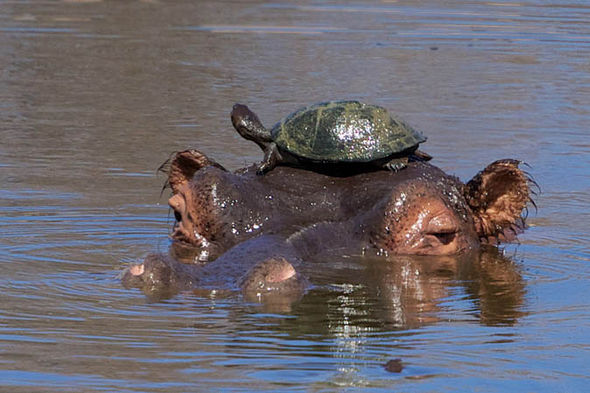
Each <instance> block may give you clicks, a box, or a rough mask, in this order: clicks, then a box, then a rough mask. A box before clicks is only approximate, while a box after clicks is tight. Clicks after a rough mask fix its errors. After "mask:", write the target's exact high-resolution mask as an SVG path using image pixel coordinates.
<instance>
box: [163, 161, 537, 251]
mask: <svg viewBox="0 0 590 393" xmlns="http://www.w3.org/2000/svg"><path fill="white" fill-rule="evenodd" d="M168 182H169V184H170V186H171V188H172V191H173V196H172V197H171V198H170V200H169V204H170V206H171V207H172V209H173V210H174V214H175V217H176V224H175V228H174V230H173V233H172V238H173V240H175V241H179V242H183V243H186V244H190V245H192V246H194V247H197V248H199V249H200V250H201V253H200V259H202V260H208V259H214V258H216V257H217V256H219V255H220V254H222V253H223V252H225V251H226V250H228V249H230V248H231V247H233V246H235V245H236V244H238V243H241V242H243V241H245V240H247V239H249V238H253V237H256V236H259V235H261V234H273V235H280V236H283V237H284V238H285V239H286V240H287V241H288V242H289V243H290V244H292V245H295V246H296V248H299V249H300V250H301V251H302V255H305V253H306V252H307V253H314V252H315V251H314V250H318V249H325V248H330V247H338V248H346V249H348V250H352V252H355V250H358V252H367V251H370V250H375V251H376V252H377V253H381V254H419V255H451V254H458V253H462V252H464V251H466V250H469V249H473V248H477V247H478V246H479V245H480V244H481V243H492V244H496V243H499V242H502V241H510V240H513V239H514V238H515V235H516V234H517V233H518V232H520V231H521V230H522V229H523V228H524V220H523V218H522V213H523V211H526V206H527V204H528V203H530V202H531V203H532V201H531V197H530V195H531V191H530V185H531V184H532V180H531V179H530V177H529V176H528V175H527V174H526V172H524V171H522V170H521V169H520V168H519V162H518V161H516V160H509V159H507V160H499V161H496V162H494V163H492V164H490V165H488V166H487V167H486V168H485V169H484V170H482V171H481V172H479V173H478V174H477V175H476V176H475V177H474V178H473V179H472V180H470V181H469V182H467V183H466V184H464V183H462V182H461V181H460V180H459V179H458V178H456V177H454V176H450V175H447V174H445V173H444V172H443V171H441V170H440V169H438V168H436V167H435V166H432V165H430V164H428V163H424V162H411V163H410V164H409V165H408V167H407V168H406V169H404V170H402V171H400V172H388V171H374V172H368V173H360V174H355V175H353V176H340V177H336V176H326V175H323V174H320V173H315V172H310V171H305V170H302V169H295V168H289V167H278V168H276V169H275V170H274V171H272V172H270V173H269V174H267V175H266V176H264V177H261V176H256V174H255V170H254V168H247V169H244V170H241V171H238V172H236V173H231V172H228V171H227V170H225V169H224V168H223V167H221V166H220V165H219V164H217V163H215V162H214V161H212V160H210V159H209V158H207V157H206V156H205V155H203V154H202V153H200V152H198V151H196V150H187V151H183V152H179V153H177V154H176V156H175V157H174V158H173V159H172V160H171V161H170V165H169V168H168Z"/></svg>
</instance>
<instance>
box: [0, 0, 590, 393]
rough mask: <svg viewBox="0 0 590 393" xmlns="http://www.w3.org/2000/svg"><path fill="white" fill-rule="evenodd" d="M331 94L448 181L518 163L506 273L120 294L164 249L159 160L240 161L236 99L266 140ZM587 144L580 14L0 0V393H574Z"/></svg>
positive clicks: (583, 334)
mask: <svg viewBox="0 0 590 393" xmlns="http://www.w3.org/2000/svg"><path fill="white" fill-rule="evenodd" d="M331 99H359V100H363V101H368V102H371V103H375V104H379V105H382V106H385V107H387V108H389V109H391V110H392V111H394V112H395V113H398V114H400V115H401V116H402V117H403V118H404V119H406V120H407V121H408V122H409V123H410V124H412V125H414V126H415V127H416V128H418V129H419V130H421V131H423V132H424V133H425V134H426V135H427V136H428V137H429V140H428V142H427V144H425V146H424V150H425V151H428V152H429V153H430V154H432V155H433V156H434V157H435V159H434V161H433V163H434V164H435V165H438V166H440V167H441V168H443V169H445V170H447V171H449V172H451V173H454V174H456V175H458V176H459V177H461V178H462V179H464V180H466V179H469V178H470V177H471V176H473V175H474V174H475V173H476V172H477V171H478V170H480V169H482V168H483V167H484V166H485V165H487V164H488V163H490V162H492V161H494V160H496V159H499V158H505V157H512V158H517V159H521V160H523V161H525V162H527V163H528V164H529V165H530V166H531V168H530V169H529V171H530V172H531V173H532V174H533V176H534V177H535V179H536V180H537V182H538V183H539V184H540V186H541V189H542V194H541V195H540V196H538V198H537V205H538V206H539V210H538V212H537V213H536V214H534V211H532V212H531V213H532V214H531V217H530V219H529V223H530V225H531V228H530V229H529V230H528V231H527V232H526V233H525V234H524V235H522V236H521V237H520V245H511V246H508V247H505V248H504V249H503V252H504V254H505V255H506V256H507V257H508V260H507V261H504V262H502V263H504V264H507V265H510V268H506V267H504V266H503V267H501V268H500V270H502V269H508V270H507V271H509V274H500V278H498V276H497V275H495V276H494V277H495V278H493V279H492V278H487V279H485V277H484V278H482V275H475V276H477V277H478V278H473V277H475V276H474V275H471V274H457V275H455V276H453V277H451V278H450V279H442V278H436V280H434V281H432V280H431V281H429V282H428V283H425V282H424V281H421V278H419V277H418V278H414V280H413V281H412V280H410V281H407V282H405V284H403V285H402V287H403V288H402V289H403V291H402V292H403V294H402V295H400V293H397V292H396V291H398V292H399V291H400V290H401V289H400V288H398V287H395V286H394V287H392V291H393V292H392V293H393V294H371V293H370V292H368V291H366V290H365V289H364V288H360V287H359V286H358V285H353V284H350V283H348V282H347V276H346V274H345V273H342V275H341V276H340V277H334V278H332V280H333V285H329V286H327V287H324V288H316V289H315V290H312V291H310V292H309V293H308V294H307V295H306V296H305V298H304V299H302V301H301V302H300V303H299V304H295V305H294V306H293V307H292V308H291V309H288V310H282V311H280V312H271V311H268V310H266V309H265V308H264V307H261V306H259V305H256V304H251V303H248V302H245V301H244V300H243V299H241V298H240V297H239V296H237V295H236V296H230V297H229V298H216V297H215V296H201V295H195V294H181V295H179V296H176V297H174V298H172V299H168V300H162V301H158V302H150V301H149V300H147V299H146V297H145V296H144V295H143V294H142V293H140V292H138V291H134V290H125V289H124V288H122V287H121V285H120V282H119V280H118V278H117V275H118V274H119V272H120V271H121V270H122V269H123V268H124V266H125V265H126V264H127V263H130V262H135V261H140V260H141V259H142V258H143V257H144V256H145V255H146V254H147V253H148V252H151V251H157V250H166V249H167V248H168V245H169V240H168V238H167V234H168V233H169V230H170V226H171V224H172V221H173V220H172V218H171V217H170V216H169V213H168V209H167V206H166V195H163V196H160V189H161V186H162V184H163V181H164V179H163V178H162V177H158V176H156V172H155V169H156V168H157V167H158V166H159V164H161V163H162V162H163V161H164V160H165V159H166V158H167V157H168V156H169V154H170V153H172V152H174V151H177V150H182V149H185V148H187V147H197V148H199V149H200V150H202V151H204V152H206V153H207V154H208V155H210V156H211V157H214V158H215V159H216V160H218V161H219V162H221V163H223V164H224V165H226V166H228V167H229V168H232V169H236V168H239V167H241V166H243V165H244V164H250V163H252V162H254V161H257V160H260V158H261V152H260V151H259V149H258V148H257V147H256V146H255V145H254V144H252V143H249V142H247V141H245V140H243V139H241V138H240V137H239V136H238V135H237V134H236V133H235V132H234V131H233V130H232V127H231V124H230V122H229V115H228V114H229V111H230V109H231V107H232V105H233V103H234V102H244V103H247V104H248V105H250V107H251V108H253V109H254V110H255V111H256V112H257V113H258V114H259V116H260V118H261V119H262V120H263V122H264V123H265V124H267V125H272V124H273V123H274V122H275V121H277V120H279V118H280V117H282V116H284V115H286V114H288V113H290V112H291V111H293V110H295V109H296V108H298V107H299V106H301V105H305V104H309V103H312V102H317V101H322V100H331ZM589 135H590V6H589V5H588V4H587V3H586V2H584V1H574V0H571V1H558V0H554V1H531V0H524V1H513V2H510V1H459V0H458V1H434V0H425V1H395V0H392V1H381V2H380V1H358V2H341V1H298V2H296V1H292V2H287V1H285V2H256V1H186V0H185V1H163V0H161V1H158V0H153V1H148V0H145V1H135V0H129V1H100V0H64V1H57V0H56V1H49V0H47V1H43V0H40V1H24V0H15V1H10V0H8V1H0V185H1V187H0V272H1V273H2V274H1V275H0V391H6V392H54V391H55V392H58V391H59V392H64V391H72V392H87V391H88V392H91V391H113V392H135V391H146V392H176V391H218V390H223V391H245V390H250V389H251V390H257V391H267V390H268V391H285V390H292V391H302V390H304V391H341V390H346V391H357V390H359V391H360V390H363V391H391V390H399V391H437V392H444V391H475V390H477V391H523V392H524V391H531V392H532V391H535V392H539V391H547V392H555V391H562V392H565V391H568V392H569V391H584V390H586V389H587V386H588V383H590V373H589V371H590V366H589V364H590V302H589V300H588V294H589V293H590V284H589V280H590V234H589V232H590V231H589V230H588V223H589V222H590V207H589V205H590V169H589V168H590V158H589V157H590V139H589ZM335 263H336V261H335ZM351 263H352V262H351ZM355 263H356V264H355V265H354V267H355V268H356V269H360V270H361V271H366V270H370V269H371V265H370V264H369V266H365V265H363V264H362V263H358V262H355ZM403 263H411V262H407V261H406V262H403ZM403 263H402V261H401V260H400V262H399V265H400V266H402V265H403ZM496 263H500V262H496ZM392 266H396V265H395V261H393V265H392ZM404 266H405V265H404ZM412 266H413V265H412ZM363 269H364V270H363ZM376 269H377V270H378V271H379V272H380V273H379V274H380V275H381V274H383V269H385V268H384V267H383V266H381V267H378V268H376ZM391 269H393V270H392V272H391V274H394V275H399V274H400V272H399V271H397V270H396V268H395V267H392V268H391ZM402 270H403V269H402ZM345 271H346V269H344V270H343V272H345ZM502 272H504V273H505V271H504V270H502ZM402 273H403V272H402ZM406 273H407V272H406ZM507 276H509V277H508V278H507ZM515 277H516V278H515ZM484 279H485V280H498V282H499V283H500V284H499V286H495V287H494V288H495V290H496V291H498V293H491V294H489V293H488V294H484V293H483V292H484V290H483V289H482V288H487V287H486V285H488V284H489V283H488V282H487V281H486V282H484V281H485V280H484ZM437 280H438V281H437ZM441 280H442V281H444V283H442V284H441ZM505 282H511V283H512V284H514V282H517V283H518V284H515V285H512V286H509V288H512V289H511V290H514V288H515V287H516V288H518V289H517V290H516V292H517V293H518V296H517V300H516V301H514V302H513V303H510V304H506V302H504V301H498V304H496V305H495V306H494V307H495V310H496V313H497V315H503V316H506V318H498V319H492V320H489V319H486V318H484V317H483V314H485V312H484V311H485V310H489V307H490V306H489V304H487V305H486V304H483V303H485V302H484V301H482V299H488V302H489V301H490V299H503V298H502V296H503V294H502V293H500V292H501V290H499V289H498V288H504V287H503V286H502V285H503V283H505ZM492 284H493V283H492ZM474 285H475V286H477V288H479V289H478V290H474V289H473V287H474ZM423 287H427V288H429V289H430V292H432V293H430V294H429V295H428V296H425V295H424V294H421V292H420V291H421V290H422V288H423ZM408 288H411V291H410V289H408ZM433 288H434V289H433ZM410 292H411V295H408V293H410ZM488 292H489V291H488ZM388 296H389V297H388ZM410 298H411V299H418V300H420V299H424V298H428V299H429V301H428V302H422V303H420V304H421V305H422V306H424V304H426V305H429V307H422V306H420V307H418V306H414V307H410V306H408V304H409V303H408V302H411V299H410ZM396 301H397V302H398V303H396ZM385 303H387V306H383V304H385ZM492 303H493V301H492ZM433 304H434V305H435V306H433ZM379 305H381V306H379ZM379 307H382V308H383V310H385V311H384V312H382V313H377V312H375V313H372V312H370V311H371V310H373V309H380V308H379ZM404 307H405V308H404ZM383 310H382V311H383ZM384 315H385V316H384ZM393 358H401V359H402V361H403V365H404V368H403V370H402V372H401V373H389V372H387V371H385V370H384V369H383V364H384V363H385V362H387V361H388V360H389V359H393Z"/></svg>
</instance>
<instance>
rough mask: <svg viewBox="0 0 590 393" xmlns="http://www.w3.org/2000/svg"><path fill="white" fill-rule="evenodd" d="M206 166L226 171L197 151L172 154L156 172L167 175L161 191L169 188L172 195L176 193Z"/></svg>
mask: <svg viewBox="0 0 590 393" xmlns="http://www.w3.org/2000/svg"><path fill="white" fill-rule="evenodd" d="M208 166H214V167H216V168H219V169H221V170H223V171H225V170H226V169H225V168H224V167H222V166H221V165H219V164H218V163H217V162H215V161H213V160H212V159H210V158H209V157H207V156H206V155H204V154H203V153H201V152H200V151H198V150H194V149H191V150H185V151H179V152H177V153H174V155H173V156H172V157H170V158H169V159H168V160H166V162H164V163H163V164H162V165H160V167H159V168H158V171H160V172H164V173H166V174H167V175H168V179H167V180H166V183H165V184H164V187H162V191H164V190H165V189H166V187H170V188H171V189H172V192H173V193H176V192H177V190H178V188H179V187H180V186H181V185H183V184H185V183H187V182H188V181H189V180H191V179H192V178H193V176H194V174H195V172H197V171H198V170H199V169H201V168H205V167H208Z"/></svg>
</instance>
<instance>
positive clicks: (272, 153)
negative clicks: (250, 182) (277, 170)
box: [256, 142, 281, 175]
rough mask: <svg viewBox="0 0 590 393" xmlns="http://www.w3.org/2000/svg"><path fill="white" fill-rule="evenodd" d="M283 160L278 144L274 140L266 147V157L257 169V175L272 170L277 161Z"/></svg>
mask: <svg viewBox="0 0 590 393" xmlns="http://www.w3.org/2000/svg"><path fill="white" fill-rule="evenodd" d="M280 161H281V155H280V154H279V149H278V148H277V144H276V143H274V142H271V143H269V144H268V145H267V146H266V148H265V149H264V159H263V160H262V162H261V163H260V165H259V166H258V169H257V170H256V174H257V175H264V174H265V173H266V172H268V171H270V170H272V169H273V168H274V167H275V166H277V163H278V162H280Z"/></svg>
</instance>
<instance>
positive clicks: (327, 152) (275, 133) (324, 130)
mask: <svg viewBox="0 0 590 393" xmlns="http://www.w3.org/2000/svg"><path fill="white" fill-rule="evenodd" d="M231 120H232V124H233V126H234V128H235V129H236V131H238V133H239V134H240V135H241V136H242V137H243V138H245V139H248V140H251V141H253V142H255V143H256V144H257V145H258V146H260V148H261V149H262V150H263V151H264V159H263V161H262V162H261V163H260V165H259V166H258V169H257V171H256V173H257V174H259V175H263V174H265V173H267V172H268V171H270V170H272V169H273V168H274V167H275V166H276V165H290V166H299V167H304V168H311V169H314V168H315V169H318V168H319V169H322V168H326V167H330V168H333V167H338V168H342V167H346V168H355V169H358V168H359V167H360V168H371V169H374V168H375V167H381V168H385V169H389V170H391V171H394V172H397V171H399V170H401V169H403V168H405V167H406V165H407V163H408V162H409V161H410V160H416V161H428V160H430V159H431V158H432V157H431V156H430V155H429V154H427V153H424V152H422V151H420V150H417V149H418V145H419V144H420V143H423V142H425V141H426V137H425V136H423V135H422V134H421V133H420V132H418V131H416V130H414V129H413V128H412V127H410V126H409V125H407V124H406V123H404V122H403V121H402V120H401V119H399V118H398V117H396V116H394V115H391V114H390V113H389V112H388V111H387V110H386V109H385V108H382V107H380V106H377V105H371V104H365V103H362V102H359V101H328V102H320V103H317V104H313V105H310V106H307V107H303V108H301V109H299V110H296V111H295V112H293V113H291V114H290V115H288V116H287V117H285V118H283V119H282V120H280V121H279V122H278V123H277V124H275V125H274V127H273V128H272V129H271V130H270V131H269V130H267V129H266V128H265V127H264V126H263V125H262V123H261V122H260V120H259V119H258V116H256V114H255V113H254V112H252V111H251V110H250V109H249V108H248V107H247V106H246V105H243V104H239V103H238V104H235V105H234V106H233V109H232V112H231ZM363 170H364V169H363Z"/></svg>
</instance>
